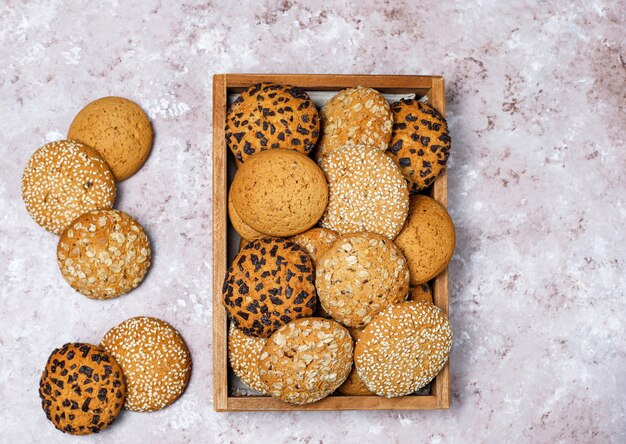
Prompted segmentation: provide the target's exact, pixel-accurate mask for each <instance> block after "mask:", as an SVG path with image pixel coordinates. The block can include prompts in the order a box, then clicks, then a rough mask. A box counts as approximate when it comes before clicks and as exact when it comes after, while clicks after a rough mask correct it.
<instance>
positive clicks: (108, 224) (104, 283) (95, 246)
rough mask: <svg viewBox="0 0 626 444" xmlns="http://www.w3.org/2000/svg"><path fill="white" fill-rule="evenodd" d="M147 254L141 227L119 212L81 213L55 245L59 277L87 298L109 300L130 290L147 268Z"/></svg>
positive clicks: (148, 252)
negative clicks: (61, 276) (60, 275)
mask: <svg viewBox="0 0 626 444" xmlns="http://www.w3.org/2000/svg"><path fill="white" fill-rule="evenodd" d="M151 255H152V253H151V249H150V242H149V240H148V236H147V235H146V233H145V231H144V230H143V228H142V227H141V225H139V223H138V222H137V221H136V220H135V219H133V218H132V217H131V216H129V215H128V214H126V213H124V212H123V211H119V210H96V211H91V212H89V213H85V214H83V215H82V216H80V217H78V218H77V219H76V220H74V222H72V224H71V225H70V226H69V227H68V228H67V229H66V230H65V231H64V232H63V234H61V237H60V238H59V243H58V245H57V262H58V264H59V268H60V270H61V274H62V275H63V278H64V279H65V280H66V282H67V283H68V284H70V285H71V286H72V288H73V289H74V290H76V291H78V292H79V293H81V294H83V295H85V296H87V297H88V298H91V299H112V298H116V297H118V296H121V295H123V294H126V293H128V292H129V291H131V290H133V289H134V288H135V287H137V286H138V285H139V284H140V283H141V282H142V281H143V278H144V277H145V275H146V273H147V271H148V268H150V258H151Z"/></svg>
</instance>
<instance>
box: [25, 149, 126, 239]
mask: <svg viewBox="0 0 626 444" xmlns="http://www.w3.org/2000/svg"><path fill="white" fill-rule="evenodd" d="M115 195H116V187H115V181H114V180H113V175H112V174H111V170H109V167H108V166H107V164H106V163H104V161H103V160H102V158H101V157H100V155H98V153H96V152H95V151H94V150H92V149H91V148H89V147H88V146H86V145H83V144H82V143H80V142H76V141H73V140H59V141H57V142H51V143H48V144H46V145H44V146H42V147H41V148H39V149H38V150H37V151H36V152H35V154H33V156H32V157H31V158H30V160H29V161H28V164H27V165H26V168H25V169H24V174H23V176H22V197H23V199H24V203H25V204H26V210H27V211H28V214H30V216H31V217H32V218H33V220H34V221H35V222H37V223H38V224H39V225H41V226H42V227H43V228H45V229H46V230H48V231H50V232H52V233H54V234H61V232H63V230H65V228H66V227H67V226H68V225H69V224H70V223H71V222H72V221H73V220H74V219H76V218H77V217H78V216H80V215H81V214H83V213H86V212H88V211H92V210H100V209H109V208H111V207H113V203H114V202H115Z"/></svg>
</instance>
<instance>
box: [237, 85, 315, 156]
mask: <svg viewBox="0 0 626 444" xmlns="http://www.w3.org/2000/svg"><path fill="white" fill-rule="evenodd" d="M319 132H320V119H319V114H318V112H317V108H315V105H314V104H313V101H312V100H311V99H310V97H309V96H308V95H307V93H305V92H304V91H303V90H301V89H300V88H297V87H295V86H289V85H279V84H276V83H259V84H257V85H254V86H251V87H250V88H248V89H247V90H245V91H244V92H242V93H241V95H240V96H239V97H238V98H237V100H235V103H233V105H232V106H231V107H230V110H229V111H228V115H227V116H226V144H227V146H228V148H230V150H231V151H232V153H233V154H234V155H235V158H237V159H238V160H239V161H242V162H244V161H246V160H247V159H248V157H250V156H251V155H253V154H254V153H258V152H260V151H263V150H267V149H270V148H282V149H290V150H296V151H299V152H301V153H305V154H308V153H309V152H311V150H312V149H313V147H315V143H316V142H317V138H318V137H319Z"/></svg>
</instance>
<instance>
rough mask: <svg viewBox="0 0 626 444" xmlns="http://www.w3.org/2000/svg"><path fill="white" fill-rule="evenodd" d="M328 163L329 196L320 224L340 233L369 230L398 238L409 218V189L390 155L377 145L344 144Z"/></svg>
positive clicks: (333, 153) (329, 158)
mask: <svg viewBox="0 0 626 444" xmlns="http://www.w3.org/2000/svg"><path fill="white" fill-rule="evenodd" d="M325 165H326V170H325V173H326V178H327V179H328V185H329V189H330V195H329V200H328V207H327V208H326V212H325V213H324V216H323V217H322V220H321V225H322V226H323V227H324V228H328V229H330V230H334V231H336V232H337V233H339V234H347V233H355V232H361V231H369V232H372V233H378V234H382V235H384V236H387V237H388V238H390V239H393V238H395V237H396V235H397V234H398V233H399V232H400V230H401V229H402V226H403V225H404V221H405V220H406V216H407V211H408V208H409V192H408V190H407V187H406V182H405V180H404V177H403V176H402V172H401V171H400V170H399V169H398V167H397V166H396V164H395V163H394V162H393V161H392V160H391V158H390V157H389V156H387V155H386V154H385V153H384V152H382V151H380V150H378V149H376V148H372V147H364V146H343V147H341V148H337V149H335V150H333V152H332V153H330V154H329V155H328V157H327V158H326V161H325Z"/></svg>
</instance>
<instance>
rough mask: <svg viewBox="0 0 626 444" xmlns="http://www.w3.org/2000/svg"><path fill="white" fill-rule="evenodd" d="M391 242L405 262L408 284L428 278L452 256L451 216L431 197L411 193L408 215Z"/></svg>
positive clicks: (453, 241) (439, 270) (453, 239)
mask: <svg viewBox="0 0 626 444" xmlns="http://www.w3.org/2000/svg"><path fill="white" fill-rule="evenodd" d="M395 242H396V245H397V246H398V247H399V248H400V250H402V253H403V254H404V256H405V257H406V260H407V263H408V264H409V271H410V274H411V285H419V284H423V283H425V282H428V281H429V280H431V279H432V278H434V277H435V276H437V275H438V274H439V273H441V272H442V271H443V270H444V269H445V268H446V266H447V265H448V262H450V259H452V254H453V253H454V245H455V242H456V237H455V234H454V225H453V224H452V219H450V215H449V214H448V211H447V210H446V209H445V207H444V206H443V205H441V204H440V203H439V202H437V201H436V200H434V199H433V198H431V197H428V196H423V195H420V194H417V195H414V196H411V203H410V208H409V217H408V219H407V221H406V224H405V225H404V228H402V231H401V232H400V234H398V237H396V239H395Z"/></svg>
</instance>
